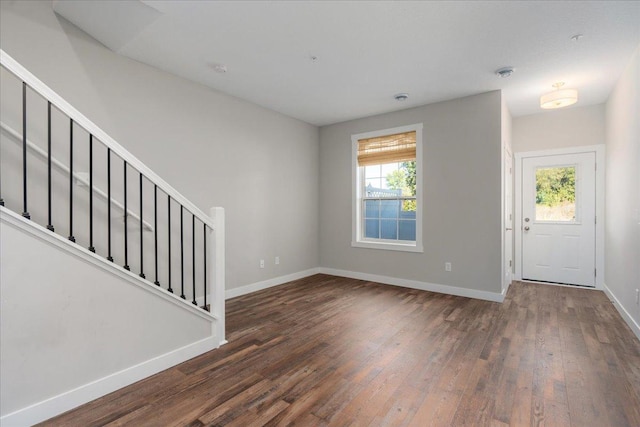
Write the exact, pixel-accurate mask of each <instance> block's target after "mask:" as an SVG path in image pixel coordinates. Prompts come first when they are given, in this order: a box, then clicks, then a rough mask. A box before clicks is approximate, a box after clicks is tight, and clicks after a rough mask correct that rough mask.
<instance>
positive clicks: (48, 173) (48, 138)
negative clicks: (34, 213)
mask: <svg viewBox="0 0 640 427" xmlns="http://www.w3.org/2000/svg"><path fill="white" fill-rule="evenodd" d="M47 219H48V220H47V230H50V231H55V229H54V228H53V223H52V221H51V102H49V101H47Z"/></svg>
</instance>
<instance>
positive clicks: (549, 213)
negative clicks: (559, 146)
mask: <svg viewBox="0 0 640 427" xmlns="http://www.w3.org/2000/svg"><path fill="white" fill-rule="evenodd" d="M575 220H576V167H575V166H562V167H543V168H536V221H554V222H575Z"/></svg>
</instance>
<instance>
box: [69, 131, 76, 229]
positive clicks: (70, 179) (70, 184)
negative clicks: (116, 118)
mask: <svg viewBox="0 0 640 427" xmlns="http://www.w3.org/2000/svg"><path fill="white" fill-rule="evenodd" d="M69 240H71V241H72V242H75V241H76V238H75V237H73V119H69Z"/></svg>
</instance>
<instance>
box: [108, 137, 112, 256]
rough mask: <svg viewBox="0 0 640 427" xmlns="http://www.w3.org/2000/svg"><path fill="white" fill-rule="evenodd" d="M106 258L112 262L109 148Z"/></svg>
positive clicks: (109, 150) (109, 149) (109, 164)
mask: <svg viewBox="0 0 640 427" xmlns="http://www.w3.org/2000/svg"><path fill="white" fill-rule="evenodd" d="M107 260H108V261H111V262H113V257H112V256H111V148H107Z"/></svg>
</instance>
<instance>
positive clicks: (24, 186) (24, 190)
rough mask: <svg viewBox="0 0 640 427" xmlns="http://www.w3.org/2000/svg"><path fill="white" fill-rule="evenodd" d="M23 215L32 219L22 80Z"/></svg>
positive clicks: (24, 92) (25, 107) (25, 100)
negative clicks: (28, 197)
mask: <svg viewBox="0 0 640 427" xmlns="http://www.w3.org/2000/svg"><path fill="white" fill-rule="evenodd" d="M22 208H23V209H22V216H23V217H25V218H27V219H31V215H29V211H28V210H27V84H26V83H25V82H22Z"/></svg>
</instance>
